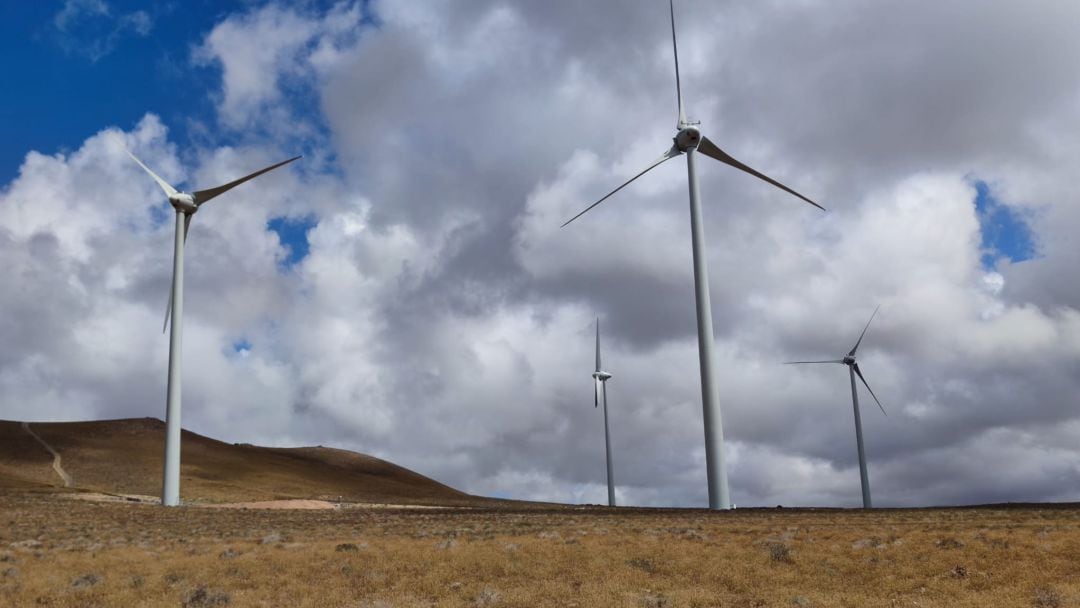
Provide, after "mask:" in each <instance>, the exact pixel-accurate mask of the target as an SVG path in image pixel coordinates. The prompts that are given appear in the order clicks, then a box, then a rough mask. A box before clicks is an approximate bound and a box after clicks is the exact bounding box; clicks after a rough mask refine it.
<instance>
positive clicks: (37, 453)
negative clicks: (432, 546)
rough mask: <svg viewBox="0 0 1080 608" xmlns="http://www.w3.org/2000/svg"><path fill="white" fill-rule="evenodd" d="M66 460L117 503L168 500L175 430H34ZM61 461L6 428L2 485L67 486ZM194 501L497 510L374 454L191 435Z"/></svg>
mask: <svg viewBox="0 0 1080 608" xmlns="http://www.w3.org/2000/svg"><path fill="white" fill-rule="evenodd" d="M30 427H31V429H33V431H34V432H35V433H37V434H38V435H39V436H40V437H41V438H42V439H44V440H45V441H46V442H47V443H48V444H49V445H51V446H52V448H53V449H54V450H56V451H57V452H59V453H60V456H61V458H62V466H63V468H64V470H65V471H66V472H67V473H68V474H69V475H71V477H72V478H73V481H74V486H75V487H76V488H79V489H82V490H93V491H98V492H108V493H113V494H143V495H148V496H157V495H159V494H160V493H161V469H162V462H163V458H164V456H163V449H164V440H165V439H164V438H165V424H164V423H163V422H162V421H160V420H157V419H155V418H139V419H126V420H103V421H94V422H55V423H37V422H35V423H31V425H30ZM52 460H53V459H52V456H51V455H50V454H49V453H48V451H46V450H45V448H44V447H43V446H42V445H41V444H39V443H38V442H37V441H35V440H34V438H33V437H31V436H30V435H29V434H27V433H26V432H25V430H23V428H22V426H21V423H19V422H9V421H0V486H6V487H11V486H13V485H36V484H48V485H54V486H62V485H63V484H62V482H61V480H60V478H59V477H58V476H57V475H56V473H55V472H54V471H53V469H52ZM180 474H181V486H180V493H181V497H182V499H183V500H184V501H185V502H247V501H266V500H282V499H297V498H306V499H322V500H333V501H338V500H340V501H345V502H364V503H391V504H421V505H424V504H430V505H434V504H438V505H479V504H492V503H495V502H498V501H493V500H489V499H485V498H480V497H475V496H470V495H468V494H465V493H463V492H459V491H457V490H455V489H453V488H451V487H448V486H445V485H443V484H441V483H438V482H437V481H434V480H432V479H429V478H427V477H424V476H423V475H420V474H418V473H415V472H413V471H410V470H408V469H405V468H403V467H399V466H397V465H395V464H392V463H389V462H386V461H385V460H380V459H378V458H374V457H371V456H366V455H364V454H357V453H354V452H348V451H346V450H338V449H333V448H323V447H316V448H312V447H307V448H264V447H259V446H253V445H247V444H230V443H224V442H221V441H217V440H215V439H211V438H209V437H204V436H202V435H198V434H196V433H192V432H189V431H184V432H183V440H182V442H181V472H180Z"/></svg>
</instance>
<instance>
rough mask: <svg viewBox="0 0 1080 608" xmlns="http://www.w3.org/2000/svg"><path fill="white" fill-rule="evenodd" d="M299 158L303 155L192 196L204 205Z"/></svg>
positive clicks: (197, 203)
mask: <svg viewBox="0 0 1080 608" xmlns="http://www.w3.org/2000/svg"><path fill="white" fill-rule="evenodd" d="M298 158H301V157H300V156H294V157H292V158H290V159H289V160H283V161H281V162H280V163H277V164H276V165H270V166H269V167H267V168H265V169H259V170H258V171H256V172H254V173H252V174H251V175H246V176H244V177H241V178H240V179H238V180H234V181H231V182H229V183H227V184H225V185H223V186H218V187H217V188H210V189H208V190H199V191H197V192H193V193H192V196H194V197H195V204H196V205H202V204H203V203H205V202H207V201H209V200H210V199H212V198H214V197H216V196H221V195H222V194H225V193H226V192H228V191H229V190H232V189H233V188H235V187H237V186H239V185H240V184H242V183H244V182H246V181H248V180H252V179H255V178H256V177H259V176H260V175H262V174H263V173H266V172H268V171H273V170H274V169H277V168H278V167H280V166H282V165H287V164H289V163H291V162H293V161H294V160H296V159H298Z"/></svg>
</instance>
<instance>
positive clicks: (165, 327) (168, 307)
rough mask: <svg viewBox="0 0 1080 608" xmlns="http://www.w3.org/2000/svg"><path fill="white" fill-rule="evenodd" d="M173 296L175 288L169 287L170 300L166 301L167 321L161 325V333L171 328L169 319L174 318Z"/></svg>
mask: <svg viewBox="0 0 1080 608" xmlns="http://www.w3.org/2000/svg"><path fill="white" fill-rule="evenodd" d="M172 297H173V289H172V287H170V288H169V301H168V302H166V303H165V323H164V324H162V326H161V333H165V332H166V330H168V329H169V320H170V319H172Z"/></svg>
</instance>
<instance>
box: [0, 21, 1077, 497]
mask: <svg viewBox="0 0 1080 608" xmlns="http://www.w3.org/2000/svg"><path fill="white" fill-rule="evenodd" d="M676 14H677V19H678V24H677V27H678V36H679V56H680V61H681V70H682V71H681V75H682V83H683V100H684V102H685V105H686V110H687V114H688V115H689V118H691V119H693V120H698V121H701V129H702V131H703V133H705V135H707V136H708V137H709V138H710V139H711V140H712V141H714V142H715V143H716V144H717V145H718V146H720V147H721V148H723V149H724V150H725V151H727V152H728V153H730V154H732V155H733V156H735V157H736V158H738V159H739V160H741V161H743V162H745V163H747V164H749V165H750V166H752V167H754V168H756V169H758V170H760V171H763V172H765V173H767V174H769V175H771V176H772V177H774V178H776V179H779V180H780V181H782V182H784V183H786V184H788V185H790V186H792V187H794V188H795V189H797V190H799V191H800V192H802V193H804V194H806V195H808V196H810V197H811V198H813V199H814V200H816V201H818V202H820V203H821V204H822V205H823V206H824V207H826V208H827V209H828V210H827V211H826V212H824V213H823V212H821V211H818V210H817V209H814V208H813V207H810V206H809V205H806V204H805V203H803V202H802V201H800V200H798V199H796V198H794V197H791V196H790V195H788V194H786V193H784V192H782V191H779V190H777V189H775V188H772V187H770V186H768V185H767V184H764V183H763V182H760V181H758V180H755V179H754V178H752V177H750V176H748V175H746V174H743V173H740V172H738V171H735V170H733V169H731V168H730V167H728V166H726V165H722V164H720V163H716V162H713V161H712V160H710V159H707V158H702V159H699V161H698V175H699V177H700V182H701V192H702V207H703V213H704V222H705V233H706V240H707V252H708V258H709V259H708V262H709V271H710V277H709V278H710V283H711V297H712V307H713V319H714V337H715V342H716V353H717V363H718V369H717V375H718V386H719V395H720V407H721V413H722V417H723V425H724V433H725V438H726V444H725V450H726V451H725V453H726V456H727V458H728V464H729V477H730V480H731V496H732V500H733V502H735V503H736V504H737V505H739V506H755V505H760V506H774V505H777V504H782V505H785V506H793V505H810V506H845V507H851V506H858V505H860V504H861V495H860V491H859V474H858V464H857V454H856V447H855V437H854V434H855V433H854V428H853V414H852V410H851V401H850V399H851V395H850V387H849V384H848V378H847V373H846V370H845V369H844V368H843V367H841V366H839V365H837V366H824V365H821V366H785V365H783V364H782V363H783V362H784V361H789V360H795V359H810V358H812V359H818V358H822V359H831V358H837V357H839V356H842V355H843V354H844V353H846V352H847V350H849V349H850V348H851V346H852V345H853V344H854V342H855V340H856V339H857V337H858V335H859V332H860V331H861V330H862V328H863V326H864V324H865V323H866V320H867V319H868V318H869V317H870V314H871V313H872V312H873V310H874V309H875V307H877V306H879V305H880V306H881V310H880V312H879V313H878V315H877V317H876V318H875V319H874V322H873V325H871V327H870V329H869V331H868V332H867V335H866V339H865V340H864V342H863V344H862V346H861V347H860V350H859V355H860V365H861V368H862V370H863V372H864V374H865V375H866V378H867V380H868V381H869V383H870V385H871V386H872V387H873V388H874V392H875V393H876V394H877V395H878V397H879V398H880V399H881V401H882V403H883V405H884V407H885V410H886V412H887V413H888V415H887V416H885V415H882V413H881V412H880V411H879V410H877V408H876V407H875V406H873V403H872V401H871V400H870V399H869V395H867V394H866V393H865V392H863V393H862V399H861V402H862V406H863V409H862V419H863V425H864V432H865V438H866V452H867V458H868V461H869V469H870V480H871V485H872V489H873V495H874V502H875V505H877V506H925V505H955V504H971V503H987V502H1006V501H1014V502H1016V501H1023V502H1028V501H1076V500H1080V441H1078V438H1080V408H1078V407H1077V397H1076V395H1077V394H1078V393H1080V283H1078V282H1077V281H1074V280H1072V276H1073V274H1074V272H1075V268H1076V267H1077V266H1078V264H1080V250H1078V249H1077V247H1076V246H1075V234H1076V233H1077V231H1078V230H1080V204H1078V199H1077V195H1076V194H1075V188H1074V182H1075V171H1074V167H1076V166H1077V163H1078V162H1080V144H1078V143H1077V140H1076V136H1075V134H1076V133H1077V132H1080V128H1078V127H1080V72H1078V71H1077V70H1076V62H1075V58H1076V57H1078V56H1080V39H1078V38H1077V37H1076V36H1075V31H1076V29H1077V26H1080V5H1078V4H1076V3H1075V2H1068V1H1065V0H1061V1H1056V0H1050V1H1048V2H1045V3H1043V4H1041V5H1040V10H1038V11H1032V10H1030V9H1029V8H1026V7H1024V6H1022V5H1020V4H1019V3H1015V2H1005V1H995V0H990V1H986V0H956V1H954V2H947V3H942V2H931V1H929V0H916V1H914V2H907V3H903V4H902V5H888V6H887V5H884V4H880V3H867V2H858V1H856V0H829V1H825V0H805V1H803V2H798V3H791V2H772V1H769V2H752V3H751V2H735V1H717V2H708V3H702V2H686V1H682V2H677V3H676ZM0 34H2V35H0V50H2V57H3V62H4V67H5V76H6V78H5V80H6V82H7V84H8V86H7V87H6V88H7V90H8V93H7V94H6V95H4V96H3V97H2V98H0V125H2V126H0V259H3V260H4V264H2V265H0V284H3V285H4V286H5V288H4V289H3V290H0V344H3V345H4V346H3V348H0V418H4V419H14V420H37V421H61V420H83V419H111V418H124V417H143V416H152V417H157V418H164V413H165V378H166V368H167V360H168V336H167V335H163V334H162V333H161V324H162V319H163V315H164V309H165V303H166V299H167V298H168V295H169V282H170V276H171V255H172V235H173V212H172V210H171V208H170V207H169V206H168V203H167V202H166V201H165V199H164V197H163V195H162V193H161V191H160V190H159V189H158V188H157V186H156V185H155V184H154V182H153V181H152V180H151V179H150V178H149V177H148V176H147V175H146V174H145V173H143V172H142V171H141V170H140V169H139V167H138V166H137V165H135V164H134V163H133V162H132V161H131V160H130V159H129V158H128V157H127V155H126V154H125V149H128V150H131V151H132V152H134V153H135V154H137V155H138V156H139V157H140V158H141V159H142V160H143V161H144V162H146V163H147V164H148V165H149V166H150V167H152V168H153V169H154V170H155V171H156V172H158V173H159V174H160V175H162V176H163V177H164V178H165V179H167V180H169V181H170V182H171V183H173V185H175V186H177V187H179V188H182V189H187V190H189V191H190V190H195V189H202V188H207V187H212V186H216V185H218V184H221V183H225V182H227V181H230V180H232V179H234V178H236V177H239V176H242V175H245V174H247V173H249V172H251V171H254V170H255V169H258V168H260V167H263V166H266V165H269V164H272V163H274V162H277V161H279V160H283V159H285V158H289V157H292V156H294V155H297V154H302V155H303V156H304V158H303V159H302V160H300V161H298V162H295V163H292V164H290V165H289V166H288V167H286V168H283V169H280V170H277V171H275V172H273V173H271V174H268V175H266V176H263V177H260V178H259V179H257V180H254V181H252V182H250V183H246V184H244V185H243V186H241V187H238V188H236V189H235V190H232V191H230V192H229V193H228V194H227V195H224V196H222V197H220V198H217V199H215V200H214V201H213V202H212V203H211V204H208V205H207V206H205V207H203V208H202V209H201V210H200V211H199V213H198V214H197V215H196V216H195V217H194V219H193V222H192V228H191V233H190V237H189V239H188V245H187V251H186V262H185V266H186V289H185V292H186V293H185V307H184V314H185V316H184V332H185V333H184V342H183V348H184V360H183V370H184V371H183V373H184V380H183V382H184V384H183V425H184V427H185V428H187V429H190V430H193V431H195V432H198V433H202V434H205V435H209V436H211V437H215V438H218V439H221V440H223V441H229V442H250V443H256V444H262V445H275V446H294V445H328V446H335V447H341V448H347V449H352V450H356V451H360V452H364V453H368V454H372V455H375V456H378V457H381V458H385V459H388V460H390V461H393V462H395V463H398V464H401V465H403V466H406V467H409V468H412V469H414V470H416V471H418V472H420V473H423V474H425V475H428V476H431V477H433V478H435V479H438V480H440V481H442V482H444V483H447V484H450V485H452V486H454V487H457V488H459V489H462V490H464V491H467V492H471V493H476V494H483V495H490V496H501V497H510V498H520V499H531V500H544V501H558V502H573V503H602V502H605V501H606V485H605V484H606V481H605V467H604V443H603V418H602V415H601V413H600V411H599V410H597V409H595V408H594V407H593V405H592V400H593V399H592V390H593V389H592V379H591V378H590V374H591V373H592V371H593V369H592V364H593V356H594V355H593V332H594V328H595V322H596V319H597V318H598V317H599V318H600V319H601V323H602V327H603V332H604V335H603V347H604V353H603V358H604V364H605V367H606V368H607V371H608V372H610V373H611V374H612V375H613V378H612V379H611V380H610V381H609V382H608V397H609V407H610V415H611V422H610V424H611V434H612V441H613V452H614V459H615V462H614V469H615V480H616V484H617V497H618V500H619V503H620V504H629V505H643V506H684V507H696V506H703V505H705V504H707V490H706V485H705V458H704V435H703V431H702V411H701V394H700V384H699V372H698V359H697V336H696V324H695V313H694V298H693V278H692V264H691V257H690V254H691V252H690V227H689V210H688V205H687V182H686V179H687V176H686V171H685V168H684V166H685V161H684V160H683V159H676V160H673V161H670V162H668V163H665V164H664V165H662V166H661V167H659V168H657V169H655V170H654V171H652V172H651V173H649V174H648V175H647V176H645V177H643V178H641V179H639V180H637V181H635V182H634V183H633V184H632V185H631V186H628V187H627V188H625V189H623V190H621V191H620V192H619V193H618V194H617V195H616V196H614V197H612V198H611V199H609V200H607V201H606V202H605V203H604V204H603V205H601V206H599V207H597V208H596V209H594V210H593V211H591V212H590V213H588V214H587V215H585V216H583V217H582V218H580V219H578V220H577V221H575V222H574V223H573V224H571V225H570V226H567V227H566V228H560V224H562V223H563V222H564V221H566V220H567V219H569V218H570V217H572V216H573V215H574V214H576V213H577V212H578V211H580V210H581V209H583V208H584V207H586V206H587V205H589V204H591V203H592V202H593V201H595V200H596V199H598V198H600V197H601V196H603V195H604V194H605V193H607V192H608V191H610V190H611V189H612V188H614V187H616V186H617V185H619V184H620V183H622V182H623V181H625V180H626V179H628V178H629V177H630V176H632V175H634V174H635V173H637V172H638V171H640V170H641V169H643V168H644V167H645V166H647V165H648V163H650V162H651V161H652V160H654V159H655V158H657V157H658V156H659V155H660V154H661V153H663V152H664V151H665V150H667V149H668V148H669V147H670V145H671V141H670V138H671V137H672V136H674V134H675V130H674V126H675V122H676V118H677V111H676V102H675V86H674V73H673V61H672V49H671V38H670V25H669V22H668V7H667V5H666V3H664V2H662V1H657V0H650V1H648V2H644V1H643V2H632V3H628V2H619V1H617V0H597V1H595V2H588V3H582V2H570V1H566V2H563V1H561V0H560V1H557V2H543V3H540V2H535V3H533V2H529V3H503V2H497V1H494V0H463V1H460V2H452V3H451V2H445V1H444V0H408V1H406V0H370V1H364V2H349V1H344V2H336V3H327V2H272V1H271V2H267V1H263V0H259V1H254V0H250V1H248V0H244V1H236V2H216V1H214V2H211V1H209V0H203V1H193V2H186V3H182V4H181V3H177V2H173V1H168V2H121V1H119V0H66V1H65V2H38V3H7V4H5V5H3V6H2V7H0ZM182 491H183V490H182V488H181V492H182Z"/></svg>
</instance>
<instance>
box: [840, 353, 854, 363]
mask: <svg viewBox="0 0 1080 608" xmlns="http://www.w3.org/2000/svg"><path fill="white" fill-rule="evenodd" d="M840 362H841V363H843V364H844V365H855V357H854V356H853V355H847V356H846V357H844V358H843V359H842V360H841V361H840Z"/></svg>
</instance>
